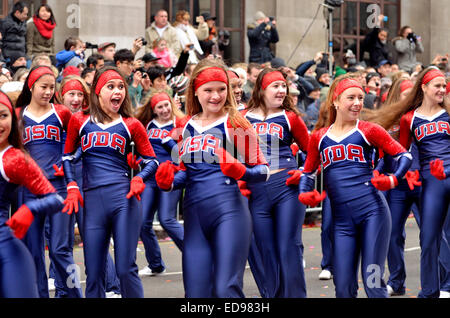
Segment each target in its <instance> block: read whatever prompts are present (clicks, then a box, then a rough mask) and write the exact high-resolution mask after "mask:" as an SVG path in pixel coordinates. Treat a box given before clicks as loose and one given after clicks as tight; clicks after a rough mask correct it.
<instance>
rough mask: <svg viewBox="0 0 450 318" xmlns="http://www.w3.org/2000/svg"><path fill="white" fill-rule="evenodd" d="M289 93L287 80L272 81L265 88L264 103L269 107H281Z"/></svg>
mask: <svg viewBox="0 0 450 318" xmlns="http://www.w3.org/2000/svg"><path fill="white" fill-rule="evenodd" d="M286 95H287V84H286V82H285V81H275V82H273V83H270V85H268V86H267V87H266V89H265V90H264V103H265V104H266V107H267V108H268V109H270V108H273V109H276V108H279V107H281V105H283V101H284V99H285V98H286Z"/></svg>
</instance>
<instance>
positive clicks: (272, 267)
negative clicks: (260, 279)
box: [247, 170, 306, 298]
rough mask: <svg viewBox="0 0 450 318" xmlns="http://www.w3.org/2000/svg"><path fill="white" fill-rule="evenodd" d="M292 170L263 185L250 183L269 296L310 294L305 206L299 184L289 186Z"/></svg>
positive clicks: (253, 212)
mask: <svg viewBox="0 0 450 318" xmlns="http://www.w3.org/2000/svg"><path fill="white" fill-rule="evenodd" d="M287 172H288V170H283V171H280V172H278V173H275V174H273V175H271V176H270V178H269V180H268V181H267V182H264V183H260V184H250V183H249V184H248V185H247V187H248V188H249V190H250V191H251V192H252V195H251V197H250V201H249V207H250V211H251V214H252V220H253V231H254V235H255V240H256V245H257V246H258V249H259V251H260V253H261V257H262V259H263V264H264V274H265V281H266V288H267V293H268V297H271V298H273V297H283V298H287V297H295V298H301V297H306V282H305V275H304V271H303V250H302V246H303V244H302V226H303V222H304V219H305V211H306V209H305V206H304V205H303V204H301V203H300V201H299V200H298V187H297V186H286V179H288V178H289V177H290V175H288V174H287Z"/></svg>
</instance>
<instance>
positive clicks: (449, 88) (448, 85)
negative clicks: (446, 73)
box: [445, 82, 450, 95]
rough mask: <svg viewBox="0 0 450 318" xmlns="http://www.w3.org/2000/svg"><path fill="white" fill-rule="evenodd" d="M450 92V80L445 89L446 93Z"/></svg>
mask: <svg viewBox="0 0 450 318" xmlns="http://www.w3.org/2000/svg"><path fill="white" fill-rule="evenodd" d="M448 93H450V82H448V83H447V88H446V89H445V94H446V95H447V94H448Z"/></svg>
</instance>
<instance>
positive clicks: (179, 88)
mask: <svg viewBox="0 0 450 318" xmlns="http://www.w3.org/2000/svg"><path fill="white" fill-rule="evenodd" d="M188 84H189V78H187V77H186V76H184V75H180V76H175V77H173V78H171V79H170V80H169V86H170V88H172V89H173V92H174V93H177V94H179V95H182V94H183V93H184V92H185V91H186V89H187V87H188Z"/></svg>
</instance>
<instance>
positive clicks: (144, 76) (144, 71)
mask: <svg viewBox="0 0 450 318" xmlns="http://www.w3.org/2000/svg"><path fill="white" fill-rule="evenodd" d="M135 72H141V73H142V78H147V76H148V74H147V71H146V70H145V68H143V67H140V68H137V69H136V70H135Z"/></svg>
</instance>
